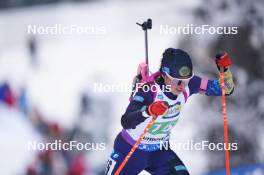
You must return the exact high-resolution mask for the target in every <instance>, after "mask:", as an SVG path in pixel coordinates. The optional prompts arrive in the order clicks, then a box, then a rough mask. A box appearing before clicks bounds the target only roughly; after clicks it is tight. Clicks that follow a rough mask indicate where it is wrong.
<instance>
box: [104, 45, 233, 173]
mask: <svg viewBox="0 0 264 175" xmlns="http://www.w3.org/2000/svg"><path fill="white" fill-rule="evenodd" d="M215 61H216V64H217V67H218V70H220V68H221V70H224V76H225V93H226V95H230V94H232V92H233V90H234V84H233V79H232V74H231V72H230V69H229V67H230V65H231V60H230V58H229V57H228V55H227V54H226V53H222V54H218V55H217V56H216V60H215ZM219 81H220V80H218V79H217V80H208V79H205V78H200V77H199V76H196V75H194V74H193V66H192V61H191V58H190V56H189V55H188V54H187V53H186V52H185V51H183V50H181V49H174V48H168V49H166V50H165V51H164V53H163V57H162V60H161V66H160V69H159V72H158V73H157V74H156V75H155V77H154V81H153V82H147V83H145V84H144V85H143V86H141V88H139V89H138V91H137V92H136V93H135V95H134V96H133V99H132V100H131V101H130V103H129V105H128V107H127V109H126V112H125V114H124V115H123V116H122V118H121V124H122V126H123V130H122V131H121V132H120V133H119V134H118V135H117V137H116V139H115V143H114V150H113V152H112V154H111V156H110V158H109V160H108V163H107V167H106V171H105V174H106V175H114V174H115V172H116V170H117V169H118V167H119V166H120V164H121V163H122V161H123V160H124V158H125V157H126V155H127V154H128V152H129V151H130V149H131V148H132V146H133V145H134V144H135V142H136V141H137V140H138V138H139V136H140V134H141V133H142V132H143V130H144V129H145V127H146V126H147V124H148V123H149V122H150V120H151V117H155V118H156V120H155V122H154V124H153V125H152V126H151V127H150V129H149V130H148V132H147V134H146V135H145V136H144V138H143V140H142V141H141V142H140V144H139V146H138V147H137V149H136V150H135V152H134V153H133V155H132V156H131V157H130V159H129V160H128V162H127V163H126V165H125V166H124V168H123V169H122V171H121V173H120V175H137V174H139V173H140V172H141V171H142V170H146V171H148V172H149V173H150V174H153V175H188V174H189V173H188V170H187V168H186V167H185V165H184V164H183V162H182V161H181V160H180V158H179V157H178V156H177V155H176V153H175V152H173V151H172V150H171V149H170V148H168V149H162V148H161V146H162V145H163V144H162V143H165V142H168V141H169V137H170V133H171V129H172V128H173V127H174V126H175V124H176V122H177V120H178V119H179V116H180V115H179V114H180V111H181V109H182V107H183V105H184V104H185V103H186V101H187V99H188V98H189V97H190V96H191V95H193V94H198V93H200V94H205V95H207V96H221V93H222V92H221V86H220V82H219ZM144 86H148V87H150V86H155V90H153V88H146V87H145V88H144ZM164 87H165V88H164ZM168 87H169V88H168ZM147 89H152V90H149V91H147ZM168 89H169V90H168ZM177 132H178V133H179V134H180V133H181V132H183V131H177Z"/></svg>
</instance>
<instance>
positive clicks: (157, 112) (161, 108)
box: [147, 101, 169, 118]
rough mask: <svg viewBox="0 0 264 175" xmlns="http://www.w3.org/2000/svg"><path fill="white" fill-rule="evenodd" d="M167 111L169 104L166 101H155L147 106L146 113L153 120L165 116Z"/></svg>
mask: <svg viewBox="0 0 264 175" xmlns="http://www.w3.org/2000/svg"><path fill="white" fill-rule="evenodd" d="M168 109H169V104H168V102H166V101H155V102H153V103H152V104H150V105H149V107H148V108H147V112H148V113H149V114H150V115H151V116H152V117H154V118H157V117H158V116H163V115H166V114H167V112H168Z"/></svg>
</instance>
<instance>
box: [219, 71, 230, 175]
mask: <svg viewBox="0 0 264 175" xmlns="http://www.w3.org/2000/svg"><path fill="white" fill-rule="evenodd" d="M220 81H221V89H222V114H223V119H224V144H225V145H226V147H225V162H226V164H225V166H226V175H230V162H229V152H228V149H229V146H228V125H227V114H226V96H225V74H224V67H220Z"/></svg>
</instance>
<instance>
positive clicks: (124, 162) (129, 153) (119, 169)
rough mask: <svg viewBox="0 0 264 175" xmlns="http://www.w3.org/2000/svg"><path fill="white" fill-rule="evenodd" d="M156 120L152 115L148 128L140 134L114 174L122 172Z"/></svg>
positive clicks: (117, 174)
mask: <svg viewBox="0 0 264 175" xmlns="http://www.w3.org/2000/svg"><path fill="white" fill-rule="evenodd" d="M154 122H155V117H152V119H151V121H150V122H149V123H148V125H147V126H146V128H145V129H144V131H143V132H142V134H141V135H140V136H139V138H138V140H137V141H136V143H135V144H134V145H133V147H132V148H131V149H130V151H129V152H128V154H127V155H126V157H125V159H124V160H123V162H122V163H121V164H120V166H119V167H118V169H117V170H116V172H115V174H114V175H119V174H120V172H121V171H122V170H123V168H124V166H125V165H126V163H127V162H128V160H129V158H130V157H131V156H132V154H133V153H134V152H135V150H136V149H137V147H138V145H139V144H140V142H141V141H142V139H143V138H144V136H145V135H146V134H147V132H148V130H149V128H150V127H151V126H152V124H153V123H154Z"/></svg>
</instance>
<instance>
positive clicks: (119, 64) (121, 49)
mask: <svg viewBox="0 0 264 175" xmlns="http://www.w3.org/2000/svg"><path fill="white" fill-rule="evenodd" d="M197 3H198V1H195V0H187V1H180V2H179V1H173V0H170V1H166V3H164V2H163V1H114V2H110V1H107V2H96V3H82V4H63V5H61V4H60V5H54V6H42V7H34V8H27V9H19V10H6V11H2V12H0V38H1V40H0V80H6V79H8V80H9V81H10V82H11V84H12V85H13V86H14V87H15V88H17V89H18V88H19V87H21V86H24V85H25V86H27V87H28V90H29V96H30V100H31V101H32V103H33V104H36V105H37V106H38V107H39V108H40V110H41V111H42V112H43V113H44V114H45V116H47V117H49V118H48V119H49V120H54V121H59V122H60V123H62V124H63V125H64V126H65V127H71V126H72V123H73V121H74V119H75V115H76V113H77V110H78V97H79V96H78V95H79V93H80V91H81V90H83V89H84V88H87V87H88V88H90V90H91V91H92V89H93V83H94V82H97V81H98V80H100V81H102V82H103V83H109V82H111V83H113V84H116V83H122V84H130V83H131V80H132V78H133V76H134V74H135V72H136V68H137V64H138V63H139V62H141V61H143V60H144V59H143V58H144V40H143V39H144V38H143V32H142V31H141V29H140V28H139V27H138V26H137V25H135V23H136V22H142V21H144V20H146V19H147V18H152V20H153V30H151V32H149V53H150V54H149V56H150V67H151V70H153V71H155V70H157V68H158V67H159V64H160V63H159V62H160V58H161V53H162V52H163V50H164V49H165V48H167V47H174V46H176V44H177V41H178V40H179V38H180V37H181V36H179V35H164V34H160V30H159V29H160V25H161V24H169V25H175V26H177V25H179V24H188V22H190V12H191V10H192V8H193V7H195V5H196V4H197ZM30 24H31V25H34V24H36V25H43V26H53V25H54V24H62V25H72V24H76V25H80V26H87V25H93V26H105V28H106V34H104V35H81V36H78V35H69V36H65V35H64V36H62V35H55V36H51V35H49V36H37V40H38V46H39V58H40V60H39V62H40V64H39V66H38V67H37V68H36V69H34V68H32V67H31V66H30V63H29V60H28V52H27V48H26V46H25V43H26V39H27V38H28V37H29V35H28V34H27V33H26V32H27V26H28V25H30ZM96 95H98V96H102V95H105V96H106V97H107V98H111V100H112V101H114V105H113V107H114V109H113V112H114V116H115V118H113V119H112V123H111V126H110V127H111V132H110V133H109V137H110V139H111V141H112V142H113V140H114V137H115V135H116V134H117V133H118V132H119V131H120V129H121V125H120V117H121V115H122V113H123V112H124V110H125V107H126V105H127V103H128V101H127V99H128V96H129V93H108V94H95V96H96ZM198 98H199V97H194V98H193V99H192V100H191V101H190V102H189V104H188V105H187V106H186V107H185V109H184V112H183V115H182V118H181V119H180V121H179V123H178V125H177V126H176V127H175V129H174V130H173V134H172V139H173V140H174V141H177V140H188V139H192V137H193V135H194V134H195V133H196V132H197V126H196V125H195V123H194V121H193V117H195V115H196V114H197V113H198V112H197V110H200V109H199V108H196V106H197V104H198V103H197V101H198V100H197V99H198ZM199 113H202V111H199ZM3 115H5V114H3ZM16 118H23V117H16ZM0 120H6V122H0V123H1V124H0V130H1V132H0V133H1V138H6V139H5V140H7V141H6V142H5V143H4V144H2V143H1V147H2V146H4V147H5V149H0V154H1V157H2V158H0V164H1V165H3V163H4V162H5V164H4V165H7V166H1V171H3V172H5V173H4V174H6V175H11V174H15V173H16V174H17V173H19V172H21V169H22V167H23V166H24V165H25V164H26V163H25V162H26V160H27V159H28V158H27V154H26V152H25V151H18V150H19V149H21V148H20V146H16V147H15V146H14V145H13V144H12V140H11V139H10V138H13V139H14V140H16V139H17V138H15V136H16V135H18V134H19V133H21V130H23V132H22V133H24V134H25V136H27V137H30V138H31V137H34V136H32V135H34V134H33V132H32V131H30V126H28V124H25V122H23V121H15V120H14V117H12V116H10V117H9V118H8V117H1V116H0ZM9 120H12V121H9ZM19 120H22V119H19ZM7 121H9V122H7ZM5 123H6V124H5ZM20 123H24V124H20ZM11 124H12V125H19V126H18V127H12V130H10V128H9V130H8V132H7V131H6V129H8V126H9V125H11ZM179 131H180V132H179ZM23 138H24V139H23ZM19 139H20V140H21V142H20V144H21V146H22V145H23V144H24V143H23V141H25V140H26V139H27V138H26V137H20V138H19ZM11 145H12V148H13V150H16V149H18V150H17V151H8V150H10V146H11ZM111 146H112V145H109V149H108V151H106V153H105V159H106V158H107V157H108V155H109V154H110V150H111ZM177 153H178V155H179V156H180V157H181V158H182V160H183V161H184V162H185V164H186V165H187V167H188V168H189V171H190V173H191V174H201V173H202V172H203V171H204V170H205V166H206V159H205V157H204V154H203V152H201V151H200V152H199V151H197V152H196V151H182V150H179V151H177ZM7 157H8V159H7V160H6V159H4V158H7ZM16 157H20V158H21V160H19V161H21V162H23V163H21V162H18V159H16ZM16 160H17V163H14V161H16ZM14 165H15V166H14ZM16 166H17V167H16ZM144 174H147V173H145V172H143V173H141V175H144Z"/></svg>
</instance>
